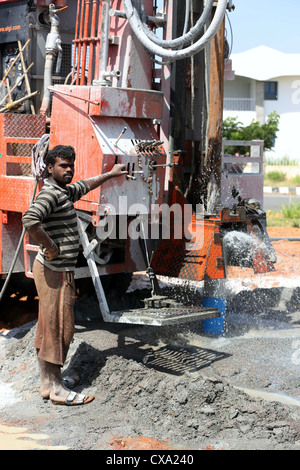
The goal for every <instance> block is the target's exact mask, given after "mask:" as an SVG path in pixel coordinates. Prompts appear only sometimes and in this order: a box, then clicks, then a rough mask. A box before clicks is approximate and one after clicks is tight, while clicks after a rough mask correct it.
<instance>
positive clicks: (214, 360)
mask: <svg viewBox="0 0 300 470" xmlns="http://www.w3.org/2000/svg"><path fill="white" fill-rule="evenodd" d="M281 230H282V231H281ZM268 231H269V235H270V236H271V237H280V236H284V237H286V236H292V237H298V236H299V237H300V229H291V230H290V231H289V232H288V234H287V230H286V229H276V228H269V230H268ZM273 246H274V248H275V250H276V254H277V263H276V271H275V272H272V273H267V274H264V275H254V274H253V270H251V269H245V268H243V269H238V268H230V269H229V273H228V279H227V284H228V295H227V311H226V331H225V333H224V334H223V335H222V336H210V335H205V334H203V333H202V331H201V324H187V325H185V326H184V327H182V326H180V327H149V326H148V327H146V326H134V325H121V324H116V325H113V324H107V323H103V322H102V321H101V320H99V318H98V317H97V315H98V311H97V308H96V306H95V303H94V301H93V299H91V298H82V299H81V301H78V302H77V304H76V311H75V312H76V315H75V319H76V333H75V338H74V341H73V343H72V346H71V350H70V353H69V358H68V362H67V364H66V366H65V370H64V373H65V374H66V375H70V376H73V377H75V376H78V377H79V382H78V384H77V385H76V387H75V390H76V391H78V392H84V393H88V394H94V395H95V397H96V398H95V400H94V401H93V402H92V403H90V404H88V405H85V406H81V407H72V408H71V407H65V406H54V405H52V403H51V402H49V401H43V400H42V399H41V398H40V396H39V371H38V369H37V363H36V357H35V351H34V349H33V340H34V334H35V327H36V311H37V299H36V298H34V297H32V298H31V297H30V296H29V297H24V296H22V293H19V294H18V293H17V292H16V293H14V295H12V297H10V298H9V299H8V300H7V301H6V302H5V303H4V304H3V305H2V307H1V316H0V318H1V324H0V329H1V335H0V397H1V401H0V422H1V425H0V450H2V449H10V448H13V449H23V448H26V449H61V450H64V449H72V450H88V449H92V450H112V451H119V450H150V451H157V450H162V451H170V450H187V451H188V450H233V449H237V450H246V449H251V450H254V449H262V450H264V449H266V450H267V449H268V450H279V449H283V450H296V449H297V450H300V406H299V405H300V381H299V375H300V369H299V367H300V330H299V327H300V282H299V281H300V242H298V241H286V240H279V241H274V242H273ZM160 283H161V285H162V287H165V288H166V290H167V292H168V293H170V292H173V293H174V295H175V296H177V298H179V297H182V298H184V299H189V301H191V302H192V303H193V304H194V305H197V304H199V305H201V300H202V289H203V285H202V283H182V284H180V283H178V282H177V281H176V280H173V279H165V278H160ZM148 289H149V283H148V280H147V278H146V277H145V276H143V275H135V276H134V278H133V281H132V284H131V286H130V288H129V291H128V292H127V294H126V299H125V301H126V302H127V301H128V299H129V301H134V299H135V296H136V292H137V291H138V292H141V291H145V290H148ZM114 296H115V293H114V292H111V293H110V299H109V300H111V299H114ZM119 300H121V301H122V300H123V299H119ZM24 323H25V324H24Z"/></svg>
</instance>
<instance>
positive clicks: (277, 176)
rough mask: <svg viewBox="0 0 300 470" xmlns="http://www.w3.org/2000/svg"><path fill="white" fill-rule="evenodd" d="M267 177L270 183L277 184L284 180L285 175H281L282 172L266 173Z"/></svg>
mask: <svg viewBox="0 0 300 470" xmlns="http://www.w3.org/2000/svg"><path fill="white" fill-rule="evenodd" d="M267 177H268V178H269V179H270V180H271V181H274V182H276V183H279V182H280V181H284V180H285V178H286V174H285V173H283V171H276V170H274V171H270V172H269V173H267Z"/></svg>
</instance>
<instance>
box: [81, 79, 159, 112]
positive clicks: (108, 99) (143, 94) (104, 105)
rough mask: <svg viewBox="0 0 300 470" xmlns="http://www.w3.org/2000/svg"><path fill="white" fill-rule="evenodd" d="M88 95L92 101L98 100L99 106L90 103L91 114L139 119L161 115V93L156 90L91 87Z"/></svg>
mask: <svg viewBox="0 0 300 470" xmlns="http://www.w3.org/2000/svg"><path fill="white" fill-rule="evenodd" d="M90 96H91V100H92V101H96V102H100V106H95V105H92V104H91V105H90V109H89V114H90V115H91V116H93V115H94V116H112V117H128V118H140V119H160V118H161V116H162V106H163V94H162V93H160V92H157V91H151V90H133V89H122V88H112V87H93V88H91V95H90Z"/></svg>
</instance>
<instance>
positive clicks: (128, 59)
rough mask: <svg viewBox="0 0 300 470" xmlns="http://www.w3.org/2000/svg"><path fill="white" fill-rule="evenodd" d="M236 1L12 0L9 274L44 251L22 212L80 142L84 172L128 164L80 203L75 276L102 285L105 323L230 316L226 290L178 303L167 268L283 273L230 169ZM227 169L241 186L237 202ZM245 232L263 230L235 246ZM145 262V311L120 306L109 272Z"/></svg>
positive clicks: (2, 198)
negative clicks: (229, 241) (47, 171)
mask: <svg viewBox="0 0 300 470" xmlns="http://www.w3.org/2000/svg"><path fill="white" fill-rule="evenodd" d="M232 8H233V6H232V2H231V1H228V0H218V2H215V1H213V0H206V1H203V0H194V1H189V0H175V1H173V2H169V1H163V0H162V1H161V2H159V1H158V0H135V1H133V0H123V1H122V0H78V2H77V0H76V2H75V0H69V1H67V0H56V1H53V3H51V4H50V5H49V1H48V0H29V1H28V0H17V1H6V0H0V75H2V77H3V79H2V81H1V85H0V103H1V104H0V154H1V158H0V188H1V190H0V272H1V273H2V274H3V277H4V278H6V280H7V279H8V277H9V276H10V275H13V274H14V273H23V272H24V273H25V274H26V276H27V277H32V273H31V266H32V262H33V259H34V256H35V254H36V251H37V247H36V246H35V244H34V243H32V241H31V240H30V239H29V237H28V235H27V234H25V232H24V231H23V230H22V224H21V218H22V215H23V213H24V212H25V211H26V210H27V208H28V206H29V204H30V203H31V201H32V200H33V198H34V196H35V194H36V192H37V191H38V190H39V189H40V187H41V185H42V184H43V179H42V177H41V174H42V173H41V168H42V164H43V160H42V157H43V155H44V154H45V152H46V150H47V149H48V148H50V149H51V148H53V147H54V146H55V145H57V144H64V145H72V146H73V147H74V148H75V151H76V174H75V180H79V179H84V178H88V177H90V176H93V175H95V174H99V173H102V172H106V171H109V170H110V169H111V168H112V166H113V165H114V163H116V162H119V163H124V164H125V165H126V167H127V170H128V175H127V177H126V178H124V179H119V180H118V181H117V183H115V182H114V184H112V183H111V182H109V181H108V182H106V183H105V184H103V185H102V186H101V187H100V188H98V189H97V190H95V191H93V192H91V193H89V194H88V195H86V196H85V197H84V198H83V199H82V200H81V201H79V202H78V203H77V204H76V209H77V213H78V224H79V228H80V233H81V243H82V254H81V256H80V257H79V261H78V266H77V267H76V273H75V277H76V279H81V278H87V277H90V278H91V279H92V280H93V283H94V286H95V289H96V293H97V298H98V301H99V306H100V310H101V313H102V317H103V319H104V320H105V321H112V322H125V323H126V322H127V323H141V324H153V325H162V324H166V323H167V324H173V323H179V322H185V321H198V320H205V319H207V318H209V319H211V318H215V320H217V319H218V317H220V308H217V307H218V305H219V304H218V302H217V301H216V300H218V297H222V295H221V294H219V295H218V294H216V292H213V291H212V293H211V295H210V294H208V297H211V298H212V299H213V301H214V303H209V302H208V303H206V305H205V303H203V306H202V307H193V306H186V305H185V306H183V305H178V304H177V303H176V302H174V301H173V300H172V299H169V298H166V297H164V296H161V295H160V292H159V291H158V287H157V282H156V274H161V275H166V276H172V277H177V278H182V279H188V280H196V281H202V280H204V282H205V283H207V285H213V284H214V282H217V283H218V282H219V281H222V280H224V279H226V268H227V266H228V265H232V264H234V265H240V266H248V267H249V266H250V267H253V268H254V270H255V271H256V272H266V271H269V270H273V269H274V262H275V261H276V260H275V258H274V251H273V250H272V247H271V245H270V243H269V240H268V236H267V232H266V229H265V227H266V224H265V213H264V212H263V210H261V209H260V208H259V206H258V205H257V204H256V203H255V202H254V203H253V201H249V197H253V194H249V193H248V194H245V193H244V194H241V191H238V190H236V187H238V185H237V184H236V182H237V181H238V180H237V179H234V178H235V176H236V175H232V179H231V180H230V179H229V178H227V176H228V174H227V173H226V171H225V166H226V165H225V163H224V162H226V158H225V159H224V152H223V142H222V122H223V84H224V77H225V73H226V71H225V69H226V67H228V63H230V62H228V60H227V57H226V52H225V51H226V47H225V14H226V12H230V11H231V9H232ZM34 152H35V153H34ZM33 154H34V155H35V157H33ZM36 155H38V157H37V156H36ZM244 161H245V162H249V161H250V163H252V162H254V163H255V162H258V161H260V163H261V160H259V158H258V157H257V156H250V157H249V158H247V159H245V160H243V162H244ZM237 163H238V164H240V163H241V162H240V160H238V161H237ZM224 175H225V180H226V181H227V180H228V179H229V180H230V182H231V183H232V181H233V183H232V184H231V186H232V187H231V189H230V193H231V194H230V196H231V197H232V196H233V199H232V201H233V202H231V204H228V205H224V203H223V201H224V197H223V196H224V195H223V193H222V192H224V189H223V186H222V181H223V179H224ZM243 176H245V175H243ZM260 176H261V175H258V177H260ZM238 177H240V175H238ZM256 182H257V184H258V185H259V184H260V185H261V179H260V180H259V179H257V180H256ZM250 186H251V189H250V190H251V191H253V190H254V187H253V184H252V185H250ZM227 191H228V188H227ZM246 198H248V199H246ZM232 232H240V233H243V234H247V235H248V236H249V240H250V241H249V243H248V245H247V246H246V247H245V248H244V250H245V251H247V256H245V253H243V250H240V249H239V250H237V251H238V253H234V250H229V249H228V246H227V245H226V242H225V240H226V235H227V234H228V233H232ZM258 240H259V242H260V243H257V241H258ZM249 253H250V256H248V255H249ZM246 258H247V261H246ZM140 271H146V272H147V273H148V275H149V278H150V282H151V286H152V296H151V297H150V299H147V300H145V305H144V308H141V309H134V310H128V311H120V312H111V311H110V309H109V307H108V304H107V301H106V295H105V291H104V289H103V285H102V284H103V283H102V281H101V280H103V279H104V277H110V278H111V279H112V280H113V279H116V276H127V275H130V274H131V273H134V272H140ZM215 301H216V302H215ZM212 321H214V320H212Z"/></svg>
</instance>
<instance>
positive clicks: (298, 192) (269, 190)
mask: <svg viewBox="0 0 300 470" xmlns="http://www.w3.org/2000/svg"><path fill="white" fill-rule="evenodd" d="M264 194H291V195H295V196H300V187H296V188H288V187H287V186H281V187H277V188H273V187H272V186H264Z"/></svg>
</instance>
